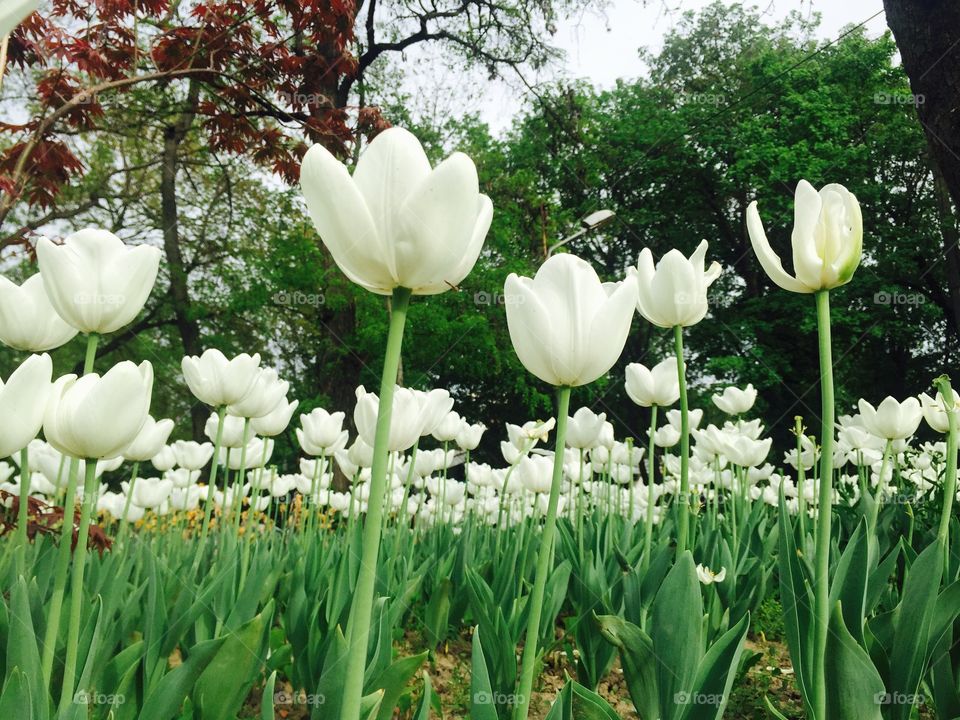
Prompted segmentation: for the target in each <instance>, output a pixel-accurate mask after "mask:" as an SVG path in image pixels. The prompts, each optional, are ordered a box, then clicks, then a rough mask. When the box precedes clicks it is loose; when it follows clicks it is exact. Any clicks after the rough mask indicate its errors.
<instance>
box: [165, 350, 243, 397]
mask: <svg viewBox="0 0 960 720" xmlns="http://www.w3.org/2000/svg"><path fill="white" fill-rule="evenodd" d="M181 368H182V370H183V377H184V379H185V380H186V381H187V387H189V388H190V392H192V393H193V395H194V397H196V398H197V399H198V400H200V402H202V403H205V404H207V405H210V406H212V407H215V408H220V407H224V406H227V405H234V404H236V403H239V402H240V401H241V400H243V399H244V398H245V397H246V396H247V393H248V392H250V389H251V388H252V387H253V383H254V381H255V380H256V379H257V375H258V373H259V372H260V355H259V354H254V355H252V356H251V355H247V354H246V353H241V354H240V355H237V356H236V357H235V358H232V359H230V360H227V358H226V356H224V354H223V353H222V352H220V351H219V350H217V349H210V350H206V351H204V353H203V354H202V355H200V356H199V357H197V356H194V355H188V356H186V357H184V358H183V360H182V362H181Z"/></svg>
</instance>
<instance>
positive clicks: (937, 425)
mask: <svg viewBox="0 0 960 720" xmlns="http://www.w3.org/2000/svg"><path fill="white" fill-rule="evenodd" d="M952 392H953V402H952V403H950V404H949V407H948V404H947V403H946V402H944V399H943V394H942V393H939V392H938V393H937V398H936V400H934V399H933V398H932V397H930V396H929V395H927V394H926V393H920V410H921V411H922V412H923V419H924V420H926V421H927V425H929V426H930V427H931V428H933V430H934V431H935V432H938V433H941V434H945V433H948V432H950V420H949V418H948V416H947V413H956V412H957V411H958V410H960V395H958V394H957V391H956V390H952Z"/></svg>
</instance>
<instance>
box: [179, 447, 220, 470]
mask: <svg viewBox="0 0 960 720" xmlns="http://www.w3.org/2000/svg"><path fill="white" fill-rule="evenodd" d="M172 447H173V454H174V457H176V460H177V465H179V466H180V467H181V468H184V469H186V470H191V471H192V470H200V469H201V468H202V467H204V466H205V465H206V464H207V463H208V462H210V458H211V457H213V445H211V444H210V443H198V442H194V441H193V440H177V441H176V442H175V443H174V444H173V446H172Z"/></svg>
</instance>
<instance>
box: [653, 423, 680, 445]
mask: <svg viewBox="0 0 960 720" xmlns="http://www.w3.org/2000/svg"><path fill="white" fill-rule="evenodd" d="M678 442H680V431H679V430H677V429H676V428H675V427H674V426H673V425H664V426H663V427H662V428H659V429H658V430H657V431H656V432H655V433H654V434H653V444H654V445H656V446H657V447H662V448H669V447H673V446H674V445H676V444H677V443H678Z"/></svg>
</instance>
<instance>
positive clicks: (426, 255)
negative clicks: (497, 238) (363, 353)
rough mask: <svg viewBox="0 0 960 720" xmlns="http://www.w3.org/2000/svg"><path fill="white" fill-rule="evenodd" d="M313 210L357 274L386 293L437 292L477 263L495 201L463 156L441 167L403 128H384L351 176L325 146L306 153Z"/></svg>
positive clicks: (304, 184) (324, 234) (338, 256)
mask: <svg viewBox="0 0 960 720" xmlns="http://www.w3.org/2000/svg"><path fill="white" fill-rule="evenodd" d="M300 186H301V189H302V190H303V195H304V198H305V199H306V201H307V210H308V211H309V213H310V217H311V218H312V220H313V224H314V226H315V227H316V229H317V232H318V233H319V234H320V239H321V240H322V241H323V243H324V245H326V246H327V249H329V250H330V254H331V255H333V259H334V261H335V262H336V263H337V265H338V266H339V267H340V269H341V270H342V271H343V273H344V274H345V275H346V276H347V277H348V278H349V279H350V280H351V281H352V282H355V283H357V284H358V285H360V286H361V287H364V288H366V289H367V290H370V291H371V292H375V293H379V294H381V295H389V294H391V292H392V291H393V290H394V288H397V287H404V288H409V289H410V290H412V291H413V294H414V295H435V294H437V293H442V292H444V291H446V290H449V289H450V288H451V287H456V286H457V285H458V284H459V283H460V282H461V281H462V280H463V279H464V278H465V277H466V276H467V274H468V273H469V272H470V271H471V270H472V269H473V266H474V264H475V263H476V261H477V257H478V256H479V254H480V248H481V247H482V246H483V240H484V238H485V237H486V234H487V230H488V228H489V227H490V220H491V218H492V217H493V205H492V204H491V203H490V199H489V198H488V197H487V196H486V195H483V194H481V193H480V190H479V183H478V180H477V171H476V168H475V167H474V164H473V162H472V161H471V160H470V158H468V157H467V156H466V155H464V154H463V153H454V154H453V155H451V156H450V157H449V158H447V159H446V160H444V161H443V162H442V163H440V164H439V165H437V167H436V168H434V169H432V170H431V168H430V162H429V160H427V156H426V154H425V153H424V151H423V148H422V147H421V146H420V143H419V142H418V141H417V139H416V138H415V137H414V136H413V135H412V134H410V133H409V132H407V131H406V130H402V129H400V128H390V129H389V130H385V131H384V132H382V133H380V134H379V135H378V136H377V137H376V138H375V139H374V140H373V142H371V143H370V144H369V145H368V146H367V148H366V150H365V151H364V152H363V153H362V154H361V155H360V159H359V161H358V162H357V166H356V169H355V171H354V173H353V176H352V177H351V176H350V173H349V172H348V171H347V168H346V167H345V166H344V165H343V164H342V163H341V162H340V161H338V160H337V159H336V158H335V157H334V156H333V155H331V154H330V152H328V151H327V150H326V149H325V148H324V147H323V146H322V145H314V146H313V147H312V148H310V150H308V151H307V154H306V155H304V157H303V164H302V165H301V168H300Z"/></svg>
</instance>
